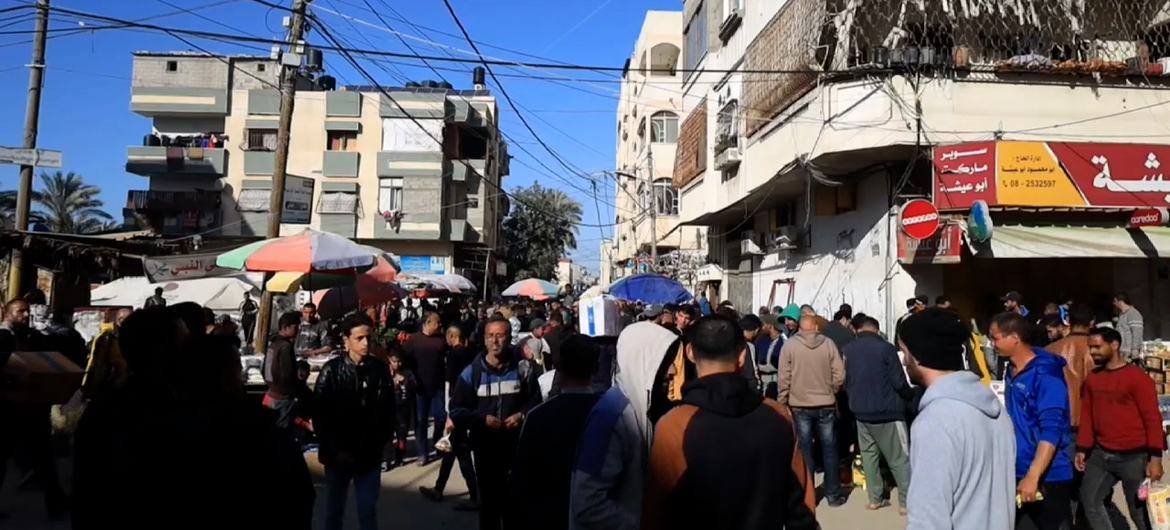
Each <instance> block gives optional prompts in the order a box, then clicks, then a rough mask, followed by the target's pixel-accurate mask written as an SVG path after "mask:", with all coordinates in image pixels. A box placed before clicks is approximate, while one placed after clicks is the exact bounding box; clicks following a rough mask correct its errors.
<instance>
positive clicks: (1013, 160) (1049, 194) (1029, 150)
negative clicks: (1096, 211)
mask: <svg viewBox="0 0 1170 530" xmlns="http://www.w3.org/2000/svg"><path fill="white" fill-rule="evenodd" d="M997 158H998V163H997V164H996V167H997V168H998V169H999V171H998V172H997V174H996V184H997V187H998V192H997V194H998V197H997V200H998V201H999V203H1000V204H1015V205H1027V206H1067V207H1077V206H1085V200H1084V199H1083V198H1081V194H1080V192H1079V191H1077V187H1076V185H1074V184H1073V182H1072V181H1071V180H1070V179H1069V178H1068V175H1066V174H1065V172H1064V169H1062V168H1061V167H1060V163H1059V162H1057V160H1056V157H1055V156H1053V155H1052V152H1051V151H1049V149H1048V145H1047V144H1045V143H1044V142H1001V143H1000V144H999V146H998V157H997Z"/></svg>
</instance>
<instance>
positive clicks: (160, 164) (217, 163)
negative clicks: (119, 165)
mask: <svg viewBox="0 0 1170 530" xmlns="http://www.w3.org/2000/svg"><path fill="white" fill-rule="evenodd" d="M226 162H227V150H225V149H223V148H211V147H162V146H135V147H130V148H128V149H127V151H126V172H128V173H134V174H138V175H145V176H149V175H158V174H164V173H173V174H183V175H217V176H222V175H224V174H225V173H224V171H225V168H226Z"/></svg>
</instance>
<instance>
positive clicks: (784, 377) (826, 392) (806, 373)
mask: <svg viewBox="0 0 1170 530" xmlns="http://www.w3.org/2000/svg"><path fill="white" fill-rule="evenodd" d="M816 329H817V321H816V317H814V316H809V315H805V316H802V317H801V318H800V332H799V333H797V334H796V335H794V336H792V337H791V338H790V339H788V341H787V342H785V343H784V347H783V348H781V350H780V367H779V379H780V392H779V401H780V404H781V405H785V406H788V407H791V408H792V412H793V416H795V418H796V434H797V435H798V436H799V437H800V448H801V451H803V452H804V460H805V461H806V462H813V441H814V439H819V441H820V444H821V456H822V457H823V459H822V463H823V466H824V472H825V480H824V486H825V499H827V500H828V502H829V506H832V507H837V506H841V505H843V504H845V500H846V497H845V495H844V494H843V493H842V492H841V477H840V472H839V470H838V467H839V465H840V462H839V461H838V459H837V432H836V431H837V430H836V421H837V398H836V394H837V392H838V391H839V390H841V387H842V386H843V385H844V384H845V363H844V362H842V361H841V354H840V353H839V352H838V351H837V347H836V346H834V345H833V341H831V340H829V339H827V338H825V336H824V335H821V334H820V333H818V332H817V331H816ZM812 466H813V465H812V464H809V467H812Z"/></svg>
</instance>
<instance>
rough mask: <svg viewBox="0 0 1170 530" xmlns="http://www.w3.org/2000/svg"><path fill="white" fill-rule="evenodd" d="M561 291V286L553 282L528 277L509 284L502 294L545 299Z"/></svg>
mask: <svg viewBox="0 0 1170 530" xmlns="http://www.w3.org/2000/svg"><path fill="white" fill-rule="evenodd" d="M560 291H561V288H560V287H557V285H556V284H554V283H552V282H546V281H544V280H540V279H536V278H528V279H527V280H520V281H518V282H516V283H514V284H512V285H509V286H508V288H507V289H504V292H502V293H500V295H501V296H516V297H524V298H531V299H533V300H545V299H548V298H552V297H554V296H556V295H557V294H558V293H560Z"/></svg>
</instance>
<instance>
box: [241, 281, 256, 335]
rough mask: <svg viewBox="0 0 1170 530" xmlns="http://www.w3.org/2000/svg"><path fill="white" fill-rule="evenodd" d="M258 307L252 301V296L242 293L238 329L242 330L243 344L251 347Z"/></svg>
mask: <svg viewBox="0 0 1170 530" xmlns="http://www.w3.org/2000/svg"><path fill="white" fill-rule="evenodd" d="M259 312H260V306H259V305H257V304H256V301H255V300H252V296H251V295H249V294H248V293H244V301H243V302H240V327H242V328H244V344H246V345H248V346H251V344H252V339H253V338H254V337H255V336H256V315H257V313H259Z"/></svg>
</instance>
